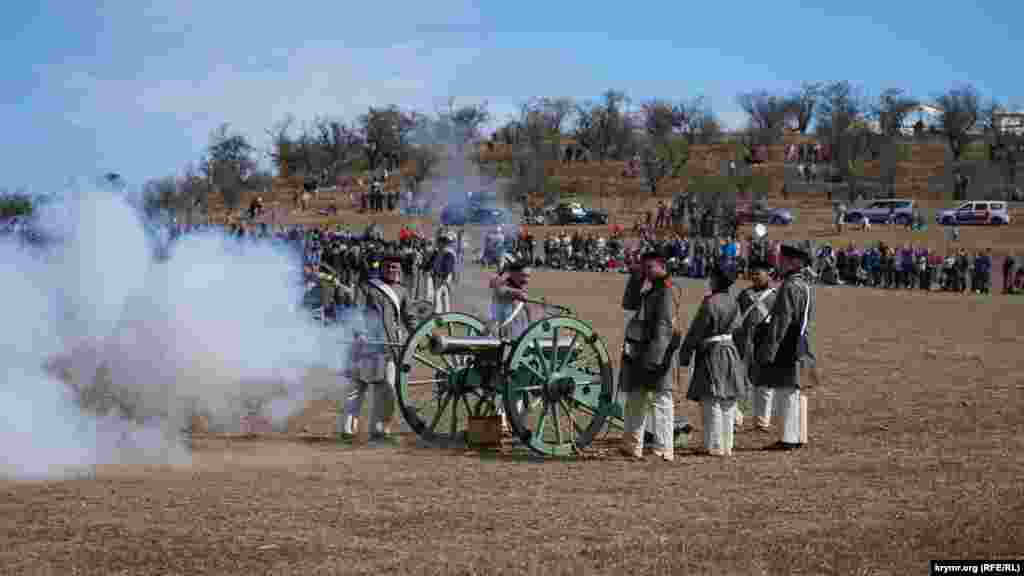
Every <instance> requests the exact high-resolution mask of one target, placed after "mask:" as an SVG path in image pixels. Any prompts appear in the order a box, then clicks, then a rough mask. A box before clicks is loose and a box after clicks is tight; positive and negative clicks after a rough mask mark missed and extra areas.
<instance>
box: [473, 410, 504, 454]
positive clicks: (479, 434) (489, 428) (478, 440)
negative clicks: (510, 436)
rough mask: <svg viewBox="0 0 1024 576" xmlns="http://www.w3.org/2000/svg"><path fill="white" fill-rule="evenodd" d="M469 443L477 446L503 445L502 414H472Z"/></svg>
mask: <svg viewBox="0 0 1024 576" xmlns="http://www.w3.org/2000/svg"><path fill="white" fill-rule="evenodd" d="M466 441H467V443H468V444H469V445H470V446H473V447H476V448H498V447H500V446H501V416H470V417H469V429H468V431H467V438H466Z"/></svg>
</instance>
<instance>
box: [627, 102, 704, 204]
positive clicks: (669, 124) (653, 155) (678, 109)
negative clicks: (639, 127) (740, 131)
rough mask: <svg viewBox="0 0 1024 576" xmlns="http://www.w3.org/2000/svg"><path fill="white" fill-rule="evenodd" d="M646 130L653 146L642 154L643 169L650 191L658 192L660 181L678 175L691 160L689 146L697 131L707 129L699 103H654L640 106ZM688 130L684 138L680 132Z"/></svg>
mask: <svg viewBox="0 0 1024 576" xmlns="http://www.w3.org/2000/svg"><path fill="white" fill-rule="evenodd" d="M641 112H642V114H643V119H644V131H645V132H646V133H647V136H648V138H649V140H650V146H648V147H647V148H645V149H644V152H643V158H642V160H643V168H644V172H645V174H646V177H647V181H648V184H649V185H650V187H651V192H652V193H655V192H656V190H657V187H658V182H659V181H660V180H661V179H662V178H665V177H667V176H669V175H672V176H678V175H679V172H680V171H681V170H682V167H683V166H684V165H685V164H686V161H687V159H688V158H689V151H688V148H687V144H688V143H690V142H693V141H694V139H695V137H696V135H697V134H696V131H697V130H703V129H706V126H705V125H703V124H700V120H699V119H698V116H699V115H702V114H703V113H704V112H703V111H702V110H701V109H700V108H699V101H696V100H695V101H694V103H688V102H682V103H680V104H670V103H668V102H666V101H663V100H654V101H651V102H648V103H646V104H643V105H641ZM683 131H685V139H684V135H683V134H680V132H683Z"/></svg>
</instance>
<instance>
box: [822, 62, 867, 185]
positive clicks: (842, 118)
mask: <svg viewBox="0 0 1024 576" xmlns="http://www.w3.org/2000/svg"><path fill="white" fill-rule="evenodd" d="M864 108H865V107H864V103H863V100H862V98H861V97H860V95H859V94H858V93H857V91H856V90H855V89H854V87H853V85H851V84H850V83H849V82H848V81H846V80H843V81H839V82H832V83H830V84H827V85H826V86H824V87H823V88H822V91H821V96H820V98H819V100H818V107H817V111H816V114H817V124H816V127H817V132H818V136H819V138H821V139H822V140H824V141H825V142H827V143H828V144H829V147H830V148H831V150H832V165H833V168H835V169H836V170H837V171H838V173H839V176H840V177H841V178H843V179H844V180H846V179H847V178H848V177H849V175H850V163H851V162H852V161H853V160H854V159H855V148H856V137H855V135H854V134H852V132H853V128H854V124H855V122H857V120H858V119H859V118H860V117H861V116H862V115H863V111H864Z"/></svg>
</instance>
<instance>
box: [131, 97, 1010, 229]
mask: <svg viewBox="0 0 1024 576" xmlns="http://www.w3.org/2000/svg"><path fill="white" fill-rule="evenodd" d="M736 103H737V104H738V106H739V107H740V108H741V109H742V110H743V112H744V113H745V114H746V117H747V122H746V125H745V126H744V127H743V129H742V130H740V131H739V133H734V134H729V135H728V136H729V137H730V138H733V139H735V140H737V141H738V142H739V143H741V144H742V145H744V146H747V147H749V148H754V147H757V146H762V145H772V144H777V143H779V142H781V141H782V139H783V135H784V134H785V132H786V131H787V130H788V131H792V132H797V133H800V134H807V135H813V136H815V137H816V139H817V140H818V141H819V142H822V143H823V144H828V145H829V146H830V148H831V150H832V156H833V163H834V164H835V165H836V167H837V169H838V170H839V172H840V173H845V172H848V171H849V169H850V166H851V164H852V163H853V162H854V161H855V160H857V159H858V158H864V157H872V158H878V157H879V156H884V154H883V152H884V151H885V150H886V146H887V145H888V144H891V142H892V141H893V140H895V139H896V138H899V137H901V136H902V130H903V126H904V125H905V123H906V120H907V119H908V117H910V115H911V114H913V113H914V111H915V110H917V109H918V107H919V106H920V105H921V104H926V103H930V104H933V105H934V106H935V107H936V108H938V109H939V110H940V112H939V115H938V118H937V122H936V123H935V124H934V125H933V126H927V127H926V126H919V127H917V128H918V130H917V131H918V132H919V133H920V134H925V133H929V134H931V135H932V136H933V137H935V136H939V137H942V138H944V139H945V140H946V141H947V142H948V145H949V147H950V150H951V151H952V154H953V157H954V159H956V160H959V158H960V156H961V154H962V151H963V149H964V148H965V145H966V144H967V143H968V142H969V141H970V140H971V139H972V138H973V134H974V133H975V132H976V129H979V128H980V129H983V130H984V131H985V133H986V134H989V135H991V136H993V137H994V140H993V139H992V138H990V143H993V145H992V148H993V149H995V148H998V147H999V146H1000V135H1001V131H1000V125H999V122H998V118H999V115H1000V114H1002V113H1005V112H1008V111H1009V108H1008V107H1007V106H1005V105H1003V104H1002V103H1000V102H999V101H998V100H996V99H994V98H990V99H985V98H984V97H983V96H982V95H981V94H980V92H979V91H978V90H977V89H976V88H974V87H973V86H971V85H969V84H963V85H956V86H954V87H952V88H950V89H949V90H947V91H945V92H943V93H941V94H937V95H935V96H933V97H932V98H931V99H927V100H926V99H921V98H916V97H914V96H912V95H911V94H909V93H908V92H906V91H905V90H902V89H899V88H887V89H884V90H882V91H881V92H879V93H878V94H877V95H876V96H874V97H869V96H867V95H865V93H864V92H863V91H862V90H861V89H859V88H858V87H856V86H855V85H853V84H852V83H850V82H848V81H834V82H805V83H802V84H800V85H799V86H798V87H795V88H794V89H792V90H790V91H781V92H772V91H767V90H754V91H750V92H744V93H741V94H738V95H737V96H736ZM638 104H639V106H636V107H634V106H633V105H634V102H633V101H632V100H631V99H630V98H629V97H628V96H627V95H626V93H625V92H624V91H622V90H608V91H606V92H605V93H603V94H602V95H601V96H600V97H598V98H596V99H592V100H584V101H576V100H574V99H572V98H568V97H536V98H531V99H529V100H527V101H526V102H523V103H522V104H521V105H520V106H519V110H518V111H517V113H516V114H515V115H514V117H512V118H509V119H507V120H506V121H505V122H503V123H501V124H500V125H498V126H497V127H496V128H495V129H494V130H493V132H491V133H490V134H489V136H488V137H487V138H486V142H488V143H489V146H491V147H492V148H493V147H494V146H495V145H496V144H498V143H502V144H504V145H506V146H508V147H510V148H511V150H512V176H513V177H514V180H515V181H516V182H517V184H518V185H519V190H520V193H521V194H523V193H531V192H537V191H541V190H543V188H544V187H545V183H544V181H545V170H544V162H546V161H550V160H554V159H558V158H560V157H562V155H563V154H564V153H565V150H564V146H563V139H564V138H565V137H569V138H571V139H572V140H573V142H574V144H573V146H574V147H576V148H577V149H579V150H582V151H585V152H586V157H587V158H593V159H594V160H596V161H598V162H604V161H605V160H623V159H627V158H633V157H636V156H639V157H640V158H641V163H642V166H643V171H644V175H645V177H646V178H647V180H648V182H649V183H650V185H651V188H652V191H653V190H654V189H656V186H657V182H658V181H659V180H660V179H662V178H664V177H668V176H678V175H679V174H680V172H681V170H682V168H683V167H684V166H685V164H686V161H687V158H688V146H691V145H694V144H708V143H712V142H717V141H720V140H721V139H722V138H723V136H725V135H726V131H725V130H724V129H723V127H722V125H721V123H720V122H719V119H718V117H717V115H716V114H715V112H714V110H713V109H712V107H711V104H710V102H709V101H708V99H707V98H705V97H704V96H699V95H698V96H695V97H688V98H679V99H674V100H673V99H667V98H652V99H648V100H645V101H642V102H639V103H638ZM492 119H493V117H492V114H491V112H490V111H489V110H488V106H487V104H486V103H483V104H473V105H457V104H456V102H455V100H450V101H449V102H448V105H447V107H445V108H444V109H442V110H438V111H436V112H434V113H431V114H425V113H421V112H417V111H411V110H404V109H402V108H401V107H399V106H396V105H387V106H380V107H370V108H369V109H368V110H367V111H366V112H365V113H363V114H361V115H360V116H358V117H357V118H356V119H355V120H354V121H351V122H346V121H343V120H340V119H336V118H332V117H330V116H319V117H316V118H314V119H313V120H312V121H310V122H306V123H302V124H299V123H298V122H297V121H296V120H295V118H294V117H293V116H289V117H286V118H285V119H283V120H281V121H279V122H277V123H276V124H275V125H273V126H272V127H271V128H270V129H268V130H267V136H268V138H269V141H270V145H269V148H268V149H267V150H264V151H262V152H261V151H260V150H259V149H258V148H257V147H256V146H255V145H253V143H252V142H251V141H250V140H249V139H248V138H247V137H246V136H244V135H243V134H241V133H239V132H237V131H234V130H232V129H231V127H230V126H229V125H226V124H225V125H223V126H221V127H219V128H218V129H217V130H215V131H214V132H213V133H212V134H211V137H210V143H209V145H208V147H207V148H206V151H205V153H204V154H203V156H202V157H201V158H200V160H199V161H198V162H197V163H196V164H193V165H189V166H187V167H186V168H185V170H184V174H183V175H178V176H167V177H164V178H157V179H154V180H151V181H149V182H147V183H146V184H145V186H144V191H145V197H146V198H147V199H149V200H148V201H147V206H150V207H152V208H153V209H154V210H158V209H161V208H162V209H171V208H181V207H187V206H195V207H205V206H206V205H207V203H208V200H209V197H210V195H211V194H212V193H219V194H220V195H221V198H222V199H223V201H224V203H225V204H226V205H227V206H229V207H232V208H234V207H236V206H237V205H238V203H239V202H240V199H241V193H242V191H243V190H245V189H257V190H258V189H261V188H264V187H266V186H268V185H269V182H270V177H271V174H269V173H267V172H264V171H261V170H259V169H258V166H259V162H258V159H259V158H260V155H261V154H262V155H264V157H267V158H269V160H270V161H271V163H272V165H273V167H274V169H275V170H276V171H277V175H278V176H279V177H283V178H301V179H304V180H307V181H311V182H314V183H316V184H320V185H330V184H333V183H336V182H337V181H338V180H339V178H341V177H343V176H345V175H348V174H356V173H362V172H365V171H366V170H370V171H375V170H378V169H379V168H381V167H390V168H392V169H394V168H396V167H397V166H406V167H409V166H411V167H412V169H411V170H408V169H407V170H406V175H405V178H406V182H405V184H406V185H407V186H409V187H410V188H412V189H413V190H417V189H418V188H419V185H420V184H421V183H422V182H423V181H424V180H426V179H427V178H428V177H429V175H430V174H431V172H432V171H433V170H434V168H435V167H436V165H437V163H438V158H439V154H441V152H440V151H439V146H440V145H446V146H448V147H451V148H454V149H455V150H456V151H457V152H459V153H463V154H464V153H465V152H466V150H465V148H466V146H467V145H469V144H470V143H471V142H476V141H478V140H479V139H480V138H481V137H482V136H484V134H483V133H482V132H483V131H484V129H485V128H486V127H488V126H489V125H491V121H492ZM883 171H884V170H883Z"/></svg>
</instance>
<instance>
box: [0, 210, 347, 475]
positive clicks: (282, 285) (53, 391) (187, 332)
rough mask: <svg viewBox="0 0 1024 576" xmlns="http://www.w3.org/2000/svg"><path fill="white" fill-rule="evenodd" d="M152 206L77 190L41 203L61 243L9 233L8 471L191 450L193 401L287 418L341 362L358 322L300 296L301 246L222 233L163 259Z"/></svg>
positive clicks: (220, 413)
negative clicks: (40, 246) (31, 242)
mask: <svg viewBox="0 0 1024 576" xmlns="http://www.w3.org/2000/svg"><path fill="white" fill-rule="evenodd" d="M139 214H140V213H139V212H138V211H137V210H136V209H135V208H134V207H133V206H132V205H131V203H129V202H128V201H126V200H125V199H124V198H122V197H119V196H116V195H113V194H111V193H107V192H75V193H71V194H68V195H67V196H66V197H65V198H64V199H63V201H60V202H57V203H54V204H53V205H51V206H49V207H47V208H46V209H44V211H43V213H42V214H41V216H40V222H39V225H40V226H41V227H42V228H43V230H44V231H45V232H46V233H47V234H50V235H52V236H54V237H56V238H57V239H58V243H57V244H56V245H54V246H51V247H50V248H49V249H47V250H45V251H43V252H42V253H39V252H35V251H29V250H26V249H25V248H24V247H23V246H21V245H19V244H18V243H17V242H15V241H11V240H2V241H0V274H3V278H4V279H5V282H4V292H3V296H4V298H3V301H2V304H0V305H2V306H3V307H4V312H3V318H4V321H3V322H2V323H0V362H2V363H3V366H4V368H3V378H4V381H3V385H2V386H0V414H2V417H0V444H2V445H3V446H4V459H3V460H2V461H0V476H14V477H50V476H55V475H65V474H69V473H75V472H77V471H80V470H82V469H88V468H89V467H91V466H94V465H99V464H119V463H186V462H187V461H188V452H187V450H186V448H185V447H184V445H183V443H182V438H181V431H182V430H183V429H185V428H187V427H188V425H189V420H190V418H191V416H192V415H194V414H197V413H198V414H204V415H206V416H208V417H209V419H210V421H211V424H212V426H213V427H219V428H221V429H231V428H232V427H233V426H237V423H238V419H239V417H240V416H241V415H243V414H248V413H250V412H254V411H260V410H264V411H266V410H270V412H271V414H269V415H270V416H271V417H272V418H274V419H275V420H276V422H275V424H277V425H278V426H280V425H281V424H282V423H283V420H284V419H285V418H287V417H288V416H289V415H291V414H292V413H293V412H294V410H296V409H297V408H299V407H301V405H302V404H303V403H304V402H305V400H307V399H309V398H310V397H311V396H312V394H313V393H314V390H313V389H312V388H311V386H310V385H309V383H308V379H307V378H306V376H307V374H308V371H309V370H310V369H311V367H315V366H318V367H320V368H321V370H322V369H324V368H326V369H327V370H329V371H330V372H329V373H334V374H336V373H337V372H338V371H340V370H341V369H342V368H343V358H344V355H345V350H344V348H343V347H342V346H340V345H339V344H338V340H340V339H342V338H344V337H345V334H344V332H345V330H344V329H325V328H323V327H321V326H320V325H318V324H316V323H314V322H313V321H312V320H310V319H309V318H308V315H304V314H302V313H301V312H300V311H299V310H297V306H298V303H299V302H300V301H301V297H302V286H301V284H300V281H299V278H300V271H301V262H300V261H299V259H298V256H297V255H296V254H294V253H293V252H291V251H289V250H288V249H285V248H282V247H279V246H275V245H273V244H270V243H266V242H264V243H257V242H252V241H246V242H245V243H242V242H240V241H238V240H234V239H230V238H226V237H225V236H223V235H220V234H217V233H213V232H210V233H205V234H200V235H195V236H186V237H184V238H182V239H180V240H179V242H177V243H176V244H175V245H174V246H173V248H172V251H171V254H170V258H169V259H168V260H166V261H157V260H155V259H154V258H153V257H152V254H153V252H154V248H155V246H154V244H153V242H154V240H153V237H152V235H150V234H147V233H146V228H145V223H144V222H143V220H142V218H141V217H140V216H139ZM349 327H351V326H349Z"/></svg>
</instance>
